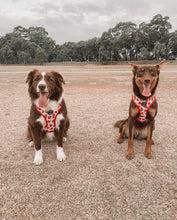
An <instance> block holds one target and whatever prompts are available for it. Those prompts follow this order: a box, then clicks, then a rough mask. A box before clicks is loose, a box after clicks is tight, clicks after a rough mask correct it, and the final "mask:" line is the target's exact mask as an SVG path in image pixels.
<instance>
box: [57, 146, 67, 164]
mask: <svg viewBox="0 0 177 220" xmlns="http://www.w3.org/2000/svg"><path fill="white" fill-rule="evenodd" d="M65 159H66V156H65V154H64V152H63V148H62V147H58V146H57V160H59V161H63V160H65Z"/></svg>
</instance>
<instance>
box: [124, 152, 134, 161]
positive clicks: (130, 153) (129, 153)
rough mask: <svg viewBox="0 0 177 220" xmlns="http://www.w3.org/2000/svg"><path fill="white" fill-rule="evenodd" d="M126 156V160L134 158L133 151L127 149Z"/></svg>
mask: <svg viewBox="0 0 177 220" xmlns="http://www.w3.org/2000/svg"><path fill="white" fill-rule="evenodd" d="M126 158H127V159H128V160H132V159H133V158H134V153H133V151H127V154H126Z"/></svg>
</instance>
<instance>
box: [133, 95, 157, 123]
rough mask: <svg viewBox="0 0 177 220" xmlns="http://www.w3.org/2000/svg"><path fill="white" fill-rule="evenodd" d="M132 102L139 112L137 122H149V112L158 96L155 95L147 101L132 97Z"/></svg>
mask: <svg viewBox="0 0 177 220" xmlns="http://www.w3.org/2000/svg"><path fill="white" fill-rule="evenodd" d="M132 100H133V102H134V104H135V105H136V107H137V108H138V110H139V118H138V119H137V121H139V122H141V123H144V122H147V114H148V110H149V108H150V107H151V106H152V104H153V103H154V102H155V100H156V96H155V95H153V96H151V97H150V98H148V99H146V100H142V99H140V98H138V97H137V96H136V95H132Z"/></svg>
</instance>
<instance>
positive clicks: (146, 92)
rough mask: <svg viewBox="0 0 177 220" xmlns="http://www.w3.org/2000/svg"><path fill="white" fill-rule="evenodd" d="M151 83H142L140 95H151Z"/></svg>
mask: <svg viewBox="0 0 177 220" xmlns="http://www.w3.org/2000/svg"><path fill="white" fill-rule="evenodd" d="M150 88H151V84H150V83H149V84H148V85H144V83H143V92H142V95H143V96H145V97H149V96H151V90H150Z"/></svg>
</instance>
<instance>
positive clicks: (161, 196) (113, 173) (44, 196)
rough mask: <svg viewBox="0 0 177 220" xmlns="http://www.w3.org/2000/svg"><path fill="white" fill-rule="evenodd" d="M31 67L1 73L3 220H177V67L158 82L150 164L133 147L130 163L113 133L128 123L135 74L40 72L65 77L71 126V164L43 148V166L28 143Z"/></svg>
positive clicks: (140, 148) (117, 70)
mask: <svg viewBox="0 0 177 220" xmlns="http://www.w3.org/2000/svg"><path fill="white" fill-rule="evenodd" d="M33 67H34V66H25V67H24V66H0V94H1V96H0V103H1V108H0V113H1V117H0V127H1V129H0V177H1V179H0V219H8V220H9V219H13V220H14V219H18V220H19V219H41V220H44V219H49V220H52V219H59V220H69V219H74V220H75V219H77V220H80V219H82V220H84V219H89V220H95V219H96V220H98V219H104V220H108V219H110V220H112V219H116V220H169V219H170V220H176V219H177V123H176V121H177V116H176V112H177V110H176V106H177V66H175V65H164V68H163V69H162V72H161V75H160V83H159V87H158V89H157V93H156V94H157V100H158V103H159V112H158V115H157V118H156V130H155V132H154V136H153V137H154V138H153V139H154V141H155V145H154V146H153V148H152V150H153V158H152V159H147V158H145V157H144V151H145V141H138V140H135V141H134V151H135V158H134V159H133V160H127V159H126V158H125V154H126V150H127V140H125V141H124V143H123V144H121V145H119V144H117V143H116V138H117V135H118V131H117V130H115V129H113V124H114V123H115V122H116V120H118V119H123V118H126V117H127V116H128V106H129V102H130V98H131V94H132V86H131V78H132V74H131V69H130V66H128V65H127V66H93V65H86V66H81V67H78V66H73V67H72V66H68V67H67V66H35V67H36V68H39V69H41V70H43V71H46V70H51V69H53V70H57V71H59V72H60V73H62V75H63V76H64V79H65V80H66V85H65V86H64V88H65V100H66V104H67V107H68V112H69V116H70V119H71V127H70V130H69V138H68V141H67V142H66V143H65V144H64V151H65V154H66V156H67V159H66V161H64V162H59V161H57V159H56V144H55V143H46V142H45V143H43V154H44V163H43V165H41V166H35V165H34V164H33V159H34V148H30V147H29V146H28V144H27V142H26V140H25V132H26V118H27V117H28V115H29V109H30V99H29V97H28V93H27V85H26V84H25V78H26V76H27V73H28V72H29V71H30V70H31V69H32V68H33Z"/></svg>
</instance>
